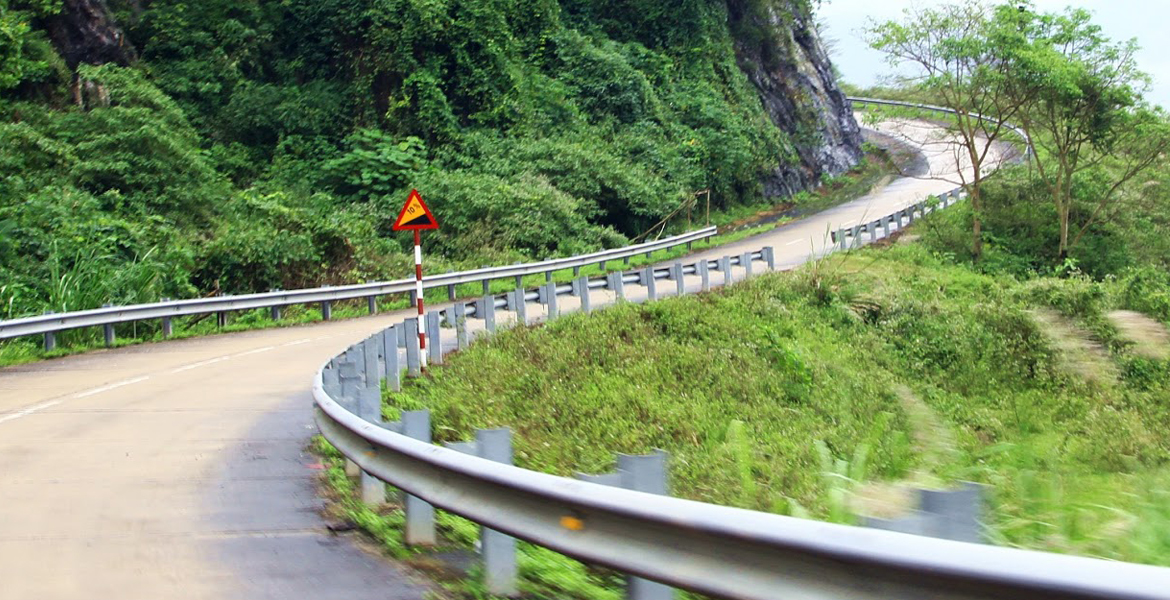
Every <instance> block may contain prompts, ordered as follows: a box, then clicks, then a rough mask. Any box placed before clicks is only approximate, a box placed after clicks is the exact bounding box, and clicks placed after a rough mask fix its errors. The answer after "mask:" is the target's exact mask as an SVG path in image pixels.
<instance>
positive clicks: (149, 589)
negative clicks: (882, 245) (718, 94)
mask: <svg viewBox="0 0 1170 600" xmlns="http://www.w3.org/2000/svg"><path fill="white" fill-rule="evenodd" d="M878 128H879V129H881V130H885V131H887V132H891V133H894V134H896V135H898V136H902V137H905V138H906V139H907V140H909V141H911V142H912V143H914V144H915V145H917V146H919V147H921V148H922V149H923V152H924V154H925V155H926V158H927V160H928V162H929V164H930V174H929V175H927V176H923V177H920V178H902V179H898V180H895V181H894V182H893V183H891V184H890V185H889V186H887V187H885V188H883V189H882V190H880V191H878V192H876V193H874V194H871V195H868V196H865V197H863V198H859V199H857V200H855V201H852V202H849V203H847V204H844V205H842V206H839V207H837V208H834V209H831V210H828V211H825V212H823V213H819V214H817V215H814V216H812V217H809V218H806V219H803V220H801V221H798V222H795V223H792V224H790V225H787V226H784V227H781V228H778V229H776V230H773V231H769V232H767V233H764V234H761V235H758V236H755V237H753V238H750V239H746V240H742V241H739V242H736V243H734V244H730V245H728V246H726V247H723V248H718V249H713V250H710V251H707V252H706V253H705V254H707V255H709V256H711V257H716V256H722V255H725V254H738V253H741V252H744V251H746V250H757V249H759V248H760V247H761V246H765V245H772V246H774V247H775V251H776V259H777V268H778V269H782V268H788V267H791V266H793V265H796V264H799V263H802V262H804V261H805V260H807V259H808V258H809V257H810V256H815V255H819V254H821V253H823V252H824V251H825V250H826V246H827V232H828V231H829V230H832V229H836V228H838V227H847V226H851V225H853V224H854V223H856V222H860V221H866V220H872V219H874V218H876V217H878V216H881V215H885V214H888V213H891V212H894V211H896V210H899V209H901V208H904V207H906V206H908V205H910V204H912V203H914V202H917V201H919V200H921V199H922V198H923V197H925V196H927V195H931V194H938V193H942V192H946V191H948V190H950V189H952V188H954V187H955V186H956V185H957V183H956V182H957V177H956V176H955V175H956V168H955V165H956V162H955V153H954V147H953V144H951V142H950V140H949V138H947V137H946V134H945V132H943V131H942V130H941V129H940V128H938V127H936V126H933V125H930V124H928V123H924V122H917V121H898V122H889V123H883V124H881V125H880V126H879V127H878ZM759 268H760V267H759V266H757V269H759ZM692 283H693V282H692ZM661 285H662V284H660V286H661ZM663 287H665V286H663ZM630 291H631V292H633V291H634V290H632V289H631V290H630ZM605 301H606V299H605V298H599V299H598V300H597V301H595V304H601V303H603V302H605ZM566 308H567V307H566ZM529 310H532V309H531V308H530V309H529ZM409 316H411V315H410V314H408V313H407V312H406V311H401V312H398V313H386V314H383V315H379V316H375V317H368V318H362V319H356V320H351V321H341V322H329V323H319V324H314V325H308V326H300V327H290V328H285V329H274V330H267V331H256V332H249V333H240V334H231V335H219V336H211V337H205V338H198V339H190V340H182V341H172V342H163V343H155V344H147V345H141V346H134V347H128V348H122V349H117V350H108V351H98V352H91V353H88V354H84V355H79V356H74V357H68V358H63V359H58V360H51V361H44V362H40V363H35V364H31V365H25V366H20V367H13V368H7V369H3V370H0V507H3V508H2V510H0V600H8V599H13V600H18V599H19V600H26V599H29V598H36V599H38V600H54V599H74V598H114V597H118V598H131V599H133V598H144V599H145V598H150V599H157V598H216V599H234V598H240V599H254V598H255V599H258V598H317V599H327V598H338V599H341V598H344V599H346V600H364V599H367V598H368V599H373V598H381V599H404V600H405V599H415V598H419V599H421V598H422V597H423V594H424V593H425V591H426V589H427V588H426V585H425V584H424V583H421V582H417V581H412V580H411V578H410V576H409V575H408V574H407V573H405V572H404V571H403V570H402V569H401V568H399V567H396V566H395V565H392V564H389V563H388V562H386V561H383V560H381V559H379V558H377V557H374V556H372V555H371V554H368V553H366V552H363V551H361V550H359V549H358V548H356V547H355V546H353V545H352V544H351V543H350V542H349V541H348V540H346V539H344V538H337V537H335V536H333V535H332V534H330V533H329V532H328V530H326V529H325V526H324V523H323V521H322V519H321V517H320V515H319V511H320V508H321V500H320V499H319V498H318V497H317V495H316V491H315V489H314V480H315V475H316V473H317V471H316V470H315V468H314V467H315V465H314V464H313V463H314V461H313V459H312V458H311V457H310V456H308V455H307V454H306V452H305V451H304V448H305V446H306V444H307V442H308V440H309V438H310V436H311V435H312V434H313V433H314V427H313V425H312V399H311V396H310V394H309V380H310V376H311V374H312V373H313V372H314V370H315V369H317V368H318V367H319V366H320V365H321V364H322V363H323V362H324V361H326V360H327V359H329V358H330V357H331V356H333V355H335V354H337V353H338V352H339V351H340V350H342V349H344V348H345V347H347V346H349V345H350V344H352V343H354V342H356V341H359V340H361V339H362V338H364V337H366V336H368V335H369V334H370V333H371V332H372V331H375V330H377V329H380V328H383V327H386V326H388V325H390V324H392V323H396V322H398V321H400V320H401V319H403V318H405V317H409Z"/></svg>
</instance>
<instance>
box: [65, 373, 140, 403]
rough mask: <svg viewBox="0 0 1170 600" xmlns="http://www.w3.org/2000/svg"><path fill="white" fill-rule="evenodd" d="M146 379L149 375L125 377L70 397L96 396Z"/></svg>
mask: <svg viewBox="0 0 1170 600" xmlns="http://www.w3.org/2000/svg"><path fill="white" fill-rule="evenodd" d="M147 379H150V375H143V376H142V377H135V378H133V379H126V380H123V381H119V382H117V383H111V384H110V385H104V386H102V387H99V388H93V389H92V390H87V391H84V392H79V393H77V394H73V396H72V397H73V398H88V397H90V396H96V395H98V394H100V393H102V392H108V391H110V390H116V389H118V388H120V387H124V386H127V385H131V384H135V383H138V382H140V381H146V380H147Z"/></svg>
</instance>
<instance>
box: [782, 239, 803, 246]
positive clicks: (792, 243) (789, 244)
mask: <svg viewBox="0 0 1170 600" xmlns="http://www.w3.org/2000/svg"><path fill="white" fill-rule="evenodd" d="M803 241H804V240H792V241H791V242H788V243H787V244H784V245H785V246H792V245H794V244H799V243H801V242H803Z"/></svg>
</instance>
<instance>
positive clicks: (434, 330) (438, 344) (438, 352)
mask: <svg viewBox="0 0 1170 600" xmlns="http://www.w3.org/2000/svg"><path fill="white" fill-rule="evenodd" d="M427 353H428V354H430V356H429V357H428V358H430V361H431V364H434V365H438V364H442V363H443V336H442V335H440V333H439V311H437V310H432V311H430V312H428V313H427Z"/></svg>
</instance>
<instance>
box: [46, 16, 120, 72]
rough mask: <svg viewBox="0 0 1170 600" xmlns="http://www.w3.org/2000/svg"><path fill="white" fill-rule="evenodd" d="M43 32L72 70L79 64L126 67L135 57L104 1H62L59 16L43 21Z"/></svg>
mask: <svg viewBox="0 0 1170 600" xmlns="http://www.w3.org/2000/svg"><path fill="white" fill-rule="evenodd" d="M45 29H46V30H47V31H48V33H49V38H50V39H51V40H52V41H53V45H54V46H55V47H56V48H57V51H58V52H59V53H60V54H61V56H62V57H63V58H64V59H65V64H67V65H68V66H69V68H70V69H73V70H76V69H77V65H79V64H81V63H88V64H92V65H101V64H106V63H117V64H120V65H127V64H130V62H132V61H133V60H134V57H135V52H134V47H133V46H131V45H130V42H129V41H128V40H127V39H126V36H125V35H124V34H123V33H122V30H121V29H120V28H119V27H118V25H117V23H115V22H114V18H113V16H112V15H111V14H110V11H109V8H108V7H107V6H106V3H105V0H65V2H64V3H63V6H62V8H61V12H59V13H57V14H56V15H53V16H52V17H49V18H48V19H47V20H46V22H45Z"/></svg>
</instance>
